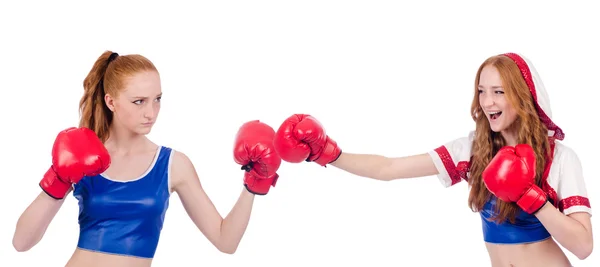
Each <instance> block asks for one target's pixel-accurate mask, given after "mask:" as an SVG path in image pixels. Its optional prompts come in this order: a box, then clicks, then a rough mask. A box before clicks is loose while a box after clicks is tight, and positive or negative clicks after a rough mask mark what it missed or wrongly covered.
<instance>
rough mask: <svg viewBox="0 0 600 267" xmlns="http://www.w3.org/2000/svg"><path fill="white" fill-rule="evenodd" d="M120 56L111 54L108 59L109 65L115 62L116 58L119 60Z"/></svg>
mask: <svg viewBox="0 0 600 267" xmlns="http://www.w3.org/2000/svg"><path fill="white" fill-rule="evenodd" d="M118 56H119V54H117V53H114V52H113V53H112V54H110V56H109V57H108V64H110V63H111V62H112V61H113V60H115V58H117V57H118Z"/></svg>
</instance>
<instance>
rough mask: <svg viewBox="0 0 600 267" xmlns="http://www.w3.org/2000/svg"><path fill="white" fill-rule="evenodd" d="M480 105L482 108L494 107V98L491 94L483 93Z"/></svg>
mask: <svg viewBox="0 0 600 267" xmlns="http://www.w3.org/2000/svg"><path fill="white" fill-rule="evenodd" d="M479 103H480V104H481V106H482V107H491V106H493V105H494V97H493V96H492V95H491V94H486V93H482V94H480V95H479Z"/></svg>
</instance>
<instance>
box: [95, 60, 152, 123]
mask: <svg viewBox="0 0 600 267" xmlns="http://www.w3.org/2000/svg"><path fill="white" fill-rule="evenodd" d="M124 85H125V86H124V88H123V90H120V91H119V93H118V95H117V96H116V97H113V96H111V95H109V94H106V96H105V101H106V104H107V106H108V108H109V109H110V110H111V111H112V112H113V124H114V127H120V128H124V129H127V130H128V131H130V132H132V133H133V134H139V135H145V134H148V133H150V131H151V129H152V126H153V125H154V123H155V122H156V119H157V117H158V113H159V112H160V101H161V97H162V89H161V84H160V76H159V74H158V73H157V72H155V71H144V72H139V73H137V74H134V75H132V76H131V77H129V78H128V79H127V80H126V81H125V84H124Z"/></svg>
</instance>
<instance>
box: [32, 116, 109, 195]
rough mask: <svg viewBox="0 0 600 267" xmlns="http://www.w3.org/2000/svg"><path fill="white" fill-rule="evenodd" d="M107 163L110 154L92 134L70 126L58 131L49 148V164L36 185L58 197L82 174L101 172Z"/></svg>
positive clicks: (87, 130) (86, 129)
mask: <svg viewBox="0 0 600 267" xmlns="http://www.w3.org/2000/svg"><path fill="white" fill-rule="evenodd" d="M110 163H111V160H110V155H109V154H108V151H107V150H106V148H105V147H104V144H102V141H100V139H99V138H98V136H96V133H94V132H93V131H92V130H90V129H88V128H75V127H71V128H68V129H66V130H63V131H61V132H60V133H58V135H57V137H56V139H55V141H54V145H53V147H52V166H51V167H50V168H49V169H48V171H46V174H44V177H43V178H42V180H41V181H40V183H39V184H40V187H41V188H42V190H44V192H46V194H48V195H49V196H51V197H53V198H55V199H62V198H64V197H65V195H66V194H67V192H68V191H69V188H70V187H71V185H72V184H74V183H77V182H79V180H81V179H82V178H83V177H84V176H94V175H98V174H101V173H103V172H104V171H106V169H108V167H109V166H110Z"/></svg>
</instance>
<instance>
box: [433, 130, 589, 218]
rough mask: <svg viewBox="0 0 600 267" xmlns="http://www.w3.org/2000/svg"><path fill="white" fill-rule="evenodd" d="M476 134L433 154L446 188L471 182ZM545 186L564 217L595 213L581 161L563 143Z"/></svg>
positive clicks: (557, 149) (443, 146) (440, 148)
mask: <svg viewBox="0 0 600 267" xmlns="http://www.w3.org/2000/svg"><path fill="white" fill-rule="evenodd" d="M474 134H475V133H474V132H473V131H472V132H470V133H469V135H468V136H466V137H462V138H458V139H455V140H453V141H450V142H448V143H446V144H444V145H442V146H440V147H438V148H436V149H434V150H431V151H430V152H429V155H430V156H431V158H432V159H433V162H434V164H435V166H436V168H437V170H438V172H439V174H438V175H437V177H438V178H439V180H440V182H441V183H442V185H443V186H445V187H450V186H453V185H455V184H458V183H460V182H461V181H462V180H465V181H466V180H468V179H469V173H468V170H469V165H470V164H469V163H470V159H471V156H472V150H471V147H472V144H473V139H474ZM544 183H545V185H544V186H543V187H542V189H543V190H544V191H545V192H546V193H547V194H548V196H550V197H553V196H554V197H556V198H557V199H556V201H558V204H557V205H556V206H557V208H558V209H559V210H560V211H561V212H562V213H563V214H565V215H569V214H571V213H574V212H587V213H589V214H590V215H591V214H592V210H591V207H590V201H589V199H588V195H587V189H586V185H585V181H584V177H583V171H582V166H581V161H580V160H579V157H578V156H577V154H576V153H575V151H573V149H571V148H570V147H568V146H566V145H564V144H562V143H560V142H559V141H555V147H554V158H553V160H552V164H551V165H550V170H549V173H548V176H547V179H545V181H544Z"/></svg>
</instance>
